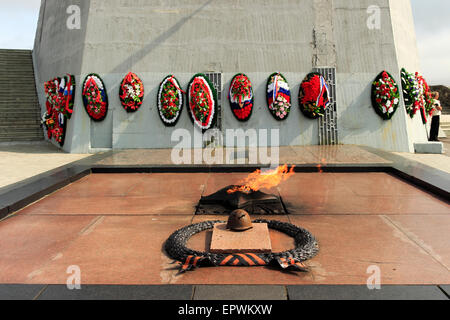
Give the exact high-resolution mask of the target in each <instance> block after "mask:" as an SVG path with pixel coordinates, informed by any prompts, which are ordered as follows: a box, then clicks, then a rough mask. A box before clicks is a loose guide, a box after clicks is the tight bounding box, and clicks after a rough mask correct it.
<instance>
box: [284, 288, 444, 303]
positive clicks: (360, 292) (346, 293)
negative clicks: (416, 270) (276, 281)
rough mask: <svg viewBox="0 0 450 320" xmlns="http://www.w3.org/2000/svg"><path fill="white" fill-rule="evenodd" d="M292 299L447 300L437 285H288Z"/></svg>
mask: <svg viewBox="0 0 450 320" xmlns="http://www.w3.org/2000/svg"><path fill="white" fill-rule="evenodd" d="M287 291H288V295H289V299H290V300H447V297H446V296H445V294H444V293H443V292H442V291H441V290H439V288H438V287H437V286H382V287H381V290H369V289H368V288H367V286H347V285H341V286H288V287H287Z"/></svg>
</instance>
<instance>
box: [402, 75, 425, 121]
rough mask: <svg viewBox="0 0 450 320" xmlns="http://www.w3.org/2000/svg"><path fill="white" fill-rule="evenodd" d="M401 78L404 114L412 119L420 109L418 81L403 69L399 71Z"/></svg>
mask: <svg viewBox="0 0 450 320" xmlns="http://www.w3.org/2000/svg"><path fill="white" fill-rule="evenodd" d="M401 78H402V90H403V99H404V100H405V107H406V112H407V113H408V114H409V116H410V117H411V119H412V118H414V116H415V115H416V114H417V111H419V109H420V102H419V100H420V99H421V96H420V95H421V90H420V86H419V81H418V80H417V78H416V76H415V75H414V74H412V73H409V72H407V71H406V69H405V68H402V70H401Z"/></svg>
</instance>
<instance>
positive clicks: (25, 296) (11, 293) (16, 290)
mask: <svg viewBox="0 0 450 320" xmlns="http://www.w3.org/2000/svg"><path fill="white" fill-rule="evenodd" d="M44 288H45V285H24V284H0V300H33V299H34V298H35V297H36V296H37V295H38V294H39V292H41V291H42V289H44Z"/></svg>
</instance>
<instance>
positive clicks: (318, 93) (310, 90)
mask: <svg viewBox="0 0 450 320" xmlns="http://www.w3.org/2000/svg"><path fill="white" fill-rule="evenodd" d="M299 104H300V109H301V111H302V112H303V114H304V115H305V116H306V117H308V118H310V119H317V118H319V117H322V116H324V115H325V109H326V108H327V107H328V106H329V105H330V91H329V87H328V84H327V81H326V80H325V78H324V77H323V76H322V75H321V74H319V73H317V72H312V73H310V74H308V75H307V76H306V78H305V79H304V80H303V82H302V84H301V85H300V93H299Z"/></svg>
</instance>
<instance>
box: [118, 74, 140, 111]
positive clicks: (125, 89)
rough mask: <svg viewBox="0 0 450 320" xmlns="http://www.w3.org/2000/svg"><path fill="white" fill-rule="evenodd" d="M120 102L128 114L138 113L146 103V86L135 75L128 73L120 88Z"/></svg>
mask: <svg viewBox="0 0 450 320" xmlns="http://www.w3.org/2000/svg"><path fill="white" fill-rule="evenodd" d="M119 96H120V102H121V103H122V106H123V107H124V109H125V110H126V111H127V112H136V111H137V110H138V109H139V108H140V107H141V105H142V102H143V101H144V84H143V83H142V81H141V79H140V78H139V77H138V76H137V75H136V74H135V73H132V72H130V73H128V74H127V75H126V76H125V78H124V79H123V81H122V84H121V86H120V92H119Z"/></svg>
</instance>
